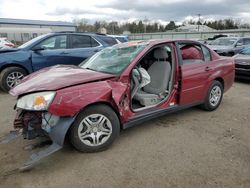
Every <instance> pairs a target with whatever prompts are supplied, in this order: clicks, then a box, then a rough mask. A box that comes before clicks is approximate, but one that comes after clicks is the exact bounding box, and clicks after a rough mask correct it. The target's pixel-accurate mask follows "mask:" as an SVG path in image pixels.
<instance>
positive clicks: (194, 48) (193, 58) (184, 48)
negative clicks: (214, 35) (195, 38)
mask: <svg viewBox="0 0 250 188" xmlns="http://www.w3.org/2000/svg"><path fill="white" fill-rule="evenodd" d="M179 47H180V51H181V56H182V61H183V64H190V63H204V55H203V51H202V48H201V46H200V45H196V44H191V43H186V44H185V43H182V44H179Z"/></svg>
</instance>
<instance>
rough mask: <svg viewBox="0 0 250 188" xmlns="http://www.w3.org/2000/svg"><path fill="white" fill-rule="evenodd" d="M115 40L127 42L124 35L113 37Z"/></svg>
mask: <svg viewBox="0 0 250 188" xmlns="http://www.w3.org/2000/svg"><path fill="white" fill-rule="evenodd" d="M115 38H116V39H117V40H119V41H120V42H122V43H124V42H128V40H127V39H126V38H125V37H115Z"/></svg>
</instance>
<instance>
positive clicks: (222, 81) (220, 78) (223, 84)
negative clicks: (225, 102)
mask: <svg viewBox="0 0 250 188" xmlns="http://www.w3.org/2000/svg"><path fill="white" fill-rule="evenodd" d="M214 80H216V81H218V82H220V83H221V84H222V87H223V89H224V88H225V81H224V79H223V78H222V77H216V78H215V79H214Z"/></svg>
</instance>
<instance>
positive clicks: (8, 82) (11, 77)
mask: <svg viewBox="0 0 250 188" xmlns="http://www.w3.org/2000/svg"><path fill="white" fill-rule="evenodd" d="M26 75H27V72H26V71H25V70H24V69H22V68H20V67H8V68H6V69H4V70H3V71H2V72H1V74H0V87H1V88H2V90H3V91H5V92H8V91H9V90H10V89H11V88H13V87H14V86H15V85H16V84H17V83H18V82H19V81H20V80H21V79H22V78H24V77H25V76H26Z"/></svg>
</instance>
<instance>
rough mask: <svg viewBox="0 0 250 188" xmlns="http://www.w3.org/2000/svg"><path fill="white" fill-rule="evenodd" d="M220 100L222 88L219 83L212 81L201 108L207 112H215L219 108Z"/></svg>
mask: <svg viewBox="0 0 250 188" xmlns="http://www.w3.org/2000/svg"><path fill="white" fill-rule="evenodd" d="M216 96H217V97H216ZM222 98H223V86H222V84H221V82H219V81H217V80H214V81H213V82H212V84H211V85H210V87H209V89H208V93H207V96H206V99H205V102H204V104H203V105H201V107H202V108H203V109H204V110H207V111H213V110H216V109H217V108H218V107H219V106H220V103H221V100H222Z"/></svg>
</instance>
